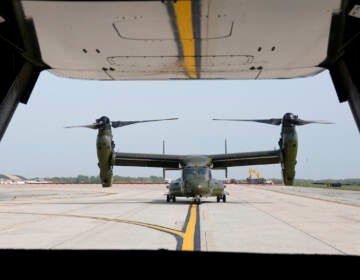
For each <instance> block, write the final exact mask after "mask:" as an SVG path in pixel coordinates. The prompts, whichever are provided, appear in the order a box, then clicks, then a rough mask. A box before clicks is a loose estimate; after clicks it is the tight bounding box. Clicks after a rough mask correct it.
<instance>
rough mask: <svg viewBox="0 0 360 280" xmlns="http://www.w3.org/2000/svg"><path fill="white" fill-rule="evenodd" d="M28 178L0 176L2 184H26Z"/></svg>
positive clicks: (8, 175)
mask: <svg viewBox="0 0 360 280" xmlns="http://www.w3.org/2000/svg"><path fill="white" fill-rule="evenodd" d="M25 181H26V178H25V177H23V176H19V175H10V174H0V184H25Z"/></svg>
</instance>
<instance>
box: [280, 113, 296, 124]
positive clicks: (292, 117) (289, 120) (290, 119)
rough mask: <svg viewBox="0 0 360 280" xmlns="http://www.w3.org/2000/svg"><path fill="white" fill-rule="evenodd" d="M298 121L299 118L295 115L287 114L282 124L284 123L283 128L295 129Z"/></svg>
mask: <svg viewBox="0 0 360 280" xmlns="http://www.w3.org/2000/svg"><path fill="white" fill-rule="evenodd" d="M297 120H298V116H297V115H294V114H293V113H286V114H285V115H284V116H283V120H282V123H283V126H286V127H294V126H295V124H296V122H297Z"/></svg>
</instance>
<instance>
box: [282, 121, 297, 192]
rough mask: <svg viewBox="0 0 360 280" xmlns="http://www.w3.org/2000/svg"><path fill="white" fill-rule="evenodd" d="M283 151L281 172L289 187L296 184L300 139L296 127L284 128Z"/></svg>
mask: <svg viewBox="0 0 360 280" xmlns="http://www.w3.org/2000/svg"><path fill="white" fill-rule="evenodd" d="M279 146H280V150H281V169H282V170H281V171H282V178H283V182H284V184H285V185H287V186H291V185H293V184H294V179H295V165H296V155H297V148H298V137H297V133H296V131H295V128H294V127H283V128H282V132H281V138H280V140H279Z"/></svg>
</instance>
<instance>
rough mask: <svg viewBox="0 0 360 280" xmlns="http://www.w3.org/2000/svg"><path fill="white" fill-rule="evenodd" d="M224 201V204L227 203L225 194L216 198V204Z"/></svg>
mask: <svg viewBox="0 0 360 280" xmlns="http://www.w3.org/2000/svg"><path fill="white" fill-rule="evenodd" d="M221 199H222V201H223V202H226V195H225V194H223V195H218V196H217V197H216V202H220V200H221Z"/></svg>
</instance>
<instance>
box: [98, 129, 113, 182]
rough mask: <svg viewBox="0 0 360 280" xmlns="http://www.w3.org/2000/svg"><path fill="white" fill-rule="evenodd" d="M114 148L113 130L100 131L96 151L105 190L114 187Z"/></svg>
mask: <svg viewBox="0 0 360 280" xmlns="http://www.w3.org/2000/svg"><path fill="white" fill-rule="evenodd" d="M114 147H115V144H114V141H113V140H112V134H111V130H109V129H104V130H99V133H98V136H97V140H96V150H97V157H98V160H99V162H98V166H99V169H100V179H101V183H102V186H103V187H104V188H105V187H111V186H112V180H113V157H114Z"/></svg>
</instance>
